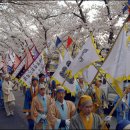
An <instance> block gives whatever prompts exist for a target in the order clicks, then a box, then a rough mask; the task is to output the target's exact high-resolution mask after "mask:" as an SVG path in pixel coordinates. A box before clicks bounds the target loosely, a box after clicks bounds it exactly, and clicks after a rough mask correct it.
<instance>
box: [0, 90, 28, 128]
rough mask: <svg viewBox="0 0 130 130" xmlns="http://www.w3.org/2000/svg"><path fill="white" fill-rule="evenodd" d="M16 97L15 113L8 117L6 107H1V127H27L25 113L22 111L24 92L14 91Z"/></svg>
mask: <svg viewBox="0 0 130 130" xmlns="http://www.w3.org/2000/svg"><path fill="white" fill-rule="evenodd" d="M14 94H15V98H16V106H15V115H14V116H11V117H6V113H5V110H4V109H0V129H27V122H26V118H25V115H24V114H23V113H22V108H23V99H24V96H23V94H22V92H19V91H16V92H14Z"/></svg>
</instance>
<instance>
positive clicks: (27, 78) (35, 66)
mask: <svg viewBox="0 0 130 130" xmlns="http://www.w3.org/2000/svg"><path fill="white" fill-rule="evenodd" d="M42 72H44V61H43V58H42V53H41V54H40V55H39V56H38V58H37V59H36V60H35V61H34V62H33V63H32V64H31V66H30V67H29V68H28V70H27V71H26V72H25V73H24V75H23V76H22V77H21V80H22V81H23V82H25V83H26V84H27V85H28V86H30V84H31V80H32V75H34V76H38V75H39V74H40V73H42Z"/></svg>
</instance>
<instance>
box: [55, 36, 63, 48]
mask: <svg viewBox="0 0 130 130" xmlns="http://www.w3.org/2000/svg"><path fill="white" fill-rule="evenodd" d="M61 42H62V41H61V39H60V38H59V37H57V39H56V47H58V45H59V44H60V43H61Z"/></svg>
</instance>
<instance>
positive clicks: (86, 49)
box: [69, 37, 100, 75]
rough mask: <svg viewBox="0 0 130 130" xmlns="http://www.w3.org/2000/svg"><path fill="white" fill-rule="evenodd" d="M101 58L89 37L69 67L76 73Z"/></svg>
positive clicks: (73, 73)
mask: <svg viewBox="0 0 130 130" xmlns="http://www.w3.org/2000/svg"><path fill="white" fill-rule="evenodd" d="M99 59H100V58H99V56H98V54H97V53H96V50H95V48H94V46H93V44H92V39H91V38H90V37H89V38H88V39H87V42H86V44H84V45H83V47H82V49H81V50H80V52H79V53H78V55H77V56H76V58H75V59H74V61H73V63H72V64H71V65H70V68H69V69H70V70H72V75H75V74H76V73H77V72H78V71H81V70H82V69H84V68H86V67H87V66H89V65H90V64H92V63H93V62H95V61H97V60H99Z"/></svg>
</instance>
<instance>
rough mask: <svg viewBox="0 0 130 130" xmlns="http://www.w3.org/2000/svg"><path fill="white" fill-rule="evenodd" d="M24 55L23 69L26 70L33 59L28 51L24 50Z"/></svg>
mask: <svg viewBox="0 0 130 130" xmlns="http://www.w3.org/2000/svg"><path fill="white" fill-rule="evenodd" d="M25 53H26V64H25V68H26V69H27V68H28V67H29V66H30V65H31V64H32V62H33V57H32V54H31V52H30V50H29V49H27V50H25Z"/></svg>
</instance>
